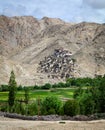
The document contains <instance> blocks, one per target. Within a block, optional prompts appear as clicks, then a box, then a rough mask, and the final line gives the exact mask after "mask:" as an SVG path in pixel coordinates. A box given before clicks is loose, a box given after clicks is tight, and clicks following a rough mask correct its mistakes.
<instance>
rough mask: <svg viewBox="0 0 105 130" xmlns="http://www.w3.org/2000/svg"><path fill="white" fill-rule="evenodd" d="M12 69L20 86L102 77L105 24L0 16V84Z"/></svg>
mask: <svg viewBox="0 0 105 130" xmlns="http://www.w3.org/2000/svg"><path fill="white" fill-rule="evenodd" d="M61 48H62V49H61ZM61 50H62V51H61ZM67 51H68V52H67ZM66 54H69V56H67V55H66ZM45 57H46V58H45ZM73 59H75V61H76V62H75V64H74V61H73ZM39 63H40V65H39ZM12 69H13V70H14V71H15V74H16V78H17V82H18V84H23V85H30V84H32V85H34V84H44V83H46V82H50V83H55V82H60V81H65V78H67V77H72V76H74V77H94V76H95V75H99V74H101V75H103V74H104V73H105V24H97V23H86V22H83V23H78V24H74V23H66V22H64V21H62V20H61V19H53V18H48V17H44V18H43V19H41V20H37V19H36V18H33V17H31V16H27V17H26V16H24V17H11V18H10V17H6V16H0V84H2V83H8V80H9V76H10V71H11V70H12Z"/></svg>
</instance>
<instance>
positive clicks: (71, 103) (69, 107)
mask: <svg viewBox="0 0 105 130" xmlns="http://www.w3.org/2000/svg"><path fill="white" fill-rule="evenodd" d="M64 114H66V115H68V116H75V115H77V114H79V104H78V102H77V101H76V100H68V101H66V102H65V104H64Z"/></svg>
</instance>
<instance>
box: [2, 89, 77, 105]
mask: <svg viewBox="0 0 105 130" xmlns="http://www.w3.org/2000/svg"><path fill="white" fill-rule="evenodd" d="M74 91H75V89H74V88H66V89H65V88H60V89H50V90H30V91H29V99H30V100H35V99H37V98H41V99H43V98H45V97H47V96H57V97H58V98H60V99H61V100H67V99H69V98H72V97H73V92H74ZM16 99H17V100H18V99H24V91H23V90H21V91H17V94H16ZM7 100H8V91H6V92H0V102H4V101H7Z"/></svg>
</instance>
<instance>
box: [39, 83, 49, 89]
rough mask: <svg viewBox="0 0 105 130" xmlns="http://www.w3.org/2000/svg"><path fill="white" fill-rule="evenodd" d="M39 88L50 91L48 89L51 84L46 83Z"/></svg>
mask: <svg viewBox="0 0 105 130" xmlns="http://www.w3.org/2000/svg"><path fill="white" fill-rule="evenodd" d="M41 88H42V89H50V88H51V84H49V83H46V84H45V85H43V86H42V87H41Z"/></svg>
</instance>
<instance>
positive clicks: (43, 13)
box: [0, 0, 105, 23]
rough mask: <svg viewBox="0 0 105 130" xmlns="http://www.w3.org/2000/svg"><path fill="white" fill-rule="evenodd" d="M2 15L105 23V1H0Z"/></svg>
mask: <svg viewBox="0 0 105 130" xmlns="http://www.w3.org/2000/svg"><path fill="white" fill-rule="evenodd" d="M0 15H6V16H10V17H12V16H34V17H35V18H38V19H41V18H43V17H51V18H60V19H62V20H64V21H67V22H83V21H86V22H97V23H105V0H0Z"/></svg>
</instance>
